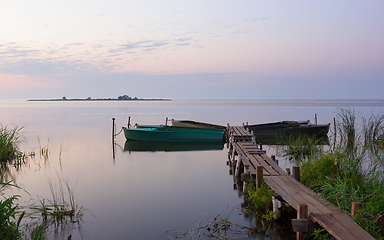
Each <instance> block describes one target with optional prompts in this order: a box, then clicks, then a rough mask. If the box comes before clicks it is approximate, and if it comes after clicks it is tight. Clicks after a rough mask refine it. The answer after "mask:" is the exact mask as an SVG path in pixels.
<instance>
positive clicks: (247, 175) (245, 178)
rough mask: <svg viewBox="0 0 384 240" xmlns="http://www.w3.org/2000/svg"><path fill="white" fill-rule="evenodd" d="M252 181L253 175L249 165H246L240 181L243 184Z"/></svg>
mask: <svg viewBox="0 0 384 240" xmlns="http://www.w3.org/2000/svg"><path fill="white" fill-rule="evenodd" d="M250 179H251V174H250V173H249V165H244V172H243V173H242V174H241V175H240V180H241V181H242V182H247V183H248V182H249V180H250Z"/></svg>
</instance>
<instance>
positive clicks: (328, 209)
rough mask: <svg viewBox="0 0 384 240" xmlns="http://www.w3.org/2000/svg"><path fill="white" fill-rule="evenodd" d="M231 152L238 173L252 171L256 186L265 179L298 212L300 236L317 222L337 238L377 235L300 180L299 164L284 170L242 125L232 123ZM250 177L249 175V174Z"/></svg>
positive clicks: (348, 239)
mask: <svg viewBox="0 0 384 240" xmlns="http://www.w3.org/2000/svg"><path fill="white" fill-rule="evenodd" d="M228 133H229V137H228V138H229V152H228V156H229V159H230V162H231V166H233V169H234V173H235V176H237V177H242V179H245V181H246V179H247V177H246V176H247V175H253V176H254V179H256V186H258V185H259V184H261V181H262V179H264V181H265V183H266V184H267V185H268V186H269V187H270V188H272V189H273V190H274V191H275V192H276V193H277V194H278V195H280V196H281V198H282V199H283V200H284V201H285V202H286V203H287V204H289V205H290V206H292V207H293V208H295V209H296V210H297V211H298V212H297V213H298V214H297V215H298V219H293V220H292V225H293V229H294V231H295V232H297V239H305V238H306V236H307V235H308V234H307V233H308V232H310V231H311V228H313V225H314V224H318V225H320V226H321V227H323V228H324V229H326V230H327V231H328V232H329V233H330V234H331V235H332V236H333V237H335V238H336V239H343V240H361V239H367V240H368V239H374V238H373V237H372V236H371V235H370V234H369V233H367V232H366V231H365V230H364V229H363V228H361V227H360V226H359V225H358V224H357V223H355V222H354V221H353V220H352V218H351V217H350V215H349V213H347V212H345V211H343V210H342V209H340V208H338V207H337V206H335V205H334V204H332V203H330V202H328V201H327V200H325V199H324V198H322V197H320V196H319V195H318V194H317V193H315V192H314V191H312V190H310V189H309V188H307V187H306V186H304V185H303V184H302V183H301V182H300V172H299V168H298V167H294V168H293V176H296V177H292V176H290V175H289V174H288V173H287V172H286V171H284V170H282V169H281V168H280V167H279V166H278V165H277V164H276V162H275V161H273V160H272V159H271V158H270V157H269V156H267V155H266V152H265V151H263V150H262V149H261V148H262V146H261V145H260V146H257V145H256V143H255V141H254V139H253V136H252V134H251V133H249V132H248V131H247V130H246V129H245V128H244V127H242V126H235V127H230V126H228ZM248 179H249V178H248Z"/></svg>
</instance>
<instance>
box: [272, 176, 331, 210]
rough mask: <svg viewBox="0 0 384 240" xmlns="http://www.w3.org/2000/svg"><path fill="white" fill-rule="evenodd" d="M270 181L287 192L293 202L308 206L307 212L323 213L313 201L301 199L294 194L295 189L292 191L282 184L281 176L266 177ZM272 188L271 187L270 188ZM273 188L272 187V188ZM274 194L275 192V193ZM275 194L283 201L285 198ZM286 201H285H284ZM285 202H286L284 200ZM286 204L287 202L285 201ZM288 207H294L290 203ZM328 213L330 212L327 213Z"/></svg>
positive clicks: (301, 197)
mask: <svg viewBox="0 0 384 240" xmlns="http://www.w3.org/2000/svg"><path fill="white" fill-rule="evenodd" d="M268 178H270V179H272V180H273V181H274V183H275V184H277V185H279V186H280V187H281V188H283V189H284V190H285V191H284V192H287V193H288V194H289V196H290V198H293V199H295V202H298V203H299V204H307V205H308V210H309V212H311V213H318V214H323V212H322V211H321V209H319V205H318V203H317V202H314V201H308V200H307V199H305V198H303V196H301V195H298V194H297V192H295V189H292V188H291V187H290V186H288V185H286V184H285V182H284V179H283V178H282V176H271V177H268ZM271 187H272V186H271ZM272 188H273V187H272ZM275 192H276V191H275ZM276 193H277V194H279V195H280V196H281V197H282V198H284V199H285V197H287V196H283V195H281V194H280V193H279V192H276ZM285 200H286V199H285ZM286 201H287V200H286ZM287 202H288V201H287ZM288 203H289V205H291V206H292V207H296V206H294V205H292V204H291V203H290V202H288ZM328 212H330V211H328Z"/></svg>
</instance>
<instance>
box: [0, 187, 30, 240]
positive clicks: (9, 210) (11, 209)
mask: <svg viewBox="0 0 384 240" xmlns="http://www.w3.org/2000/svg"><path fill="white" fill-rule="evenodd" d="M6 186H13V187H17V186H16V185H13V184H11V183H10V182H8V183H0V193H1V195H2V191H3V190H4V188H5V187H6ZM19 197H20V196H19V195H13V196H10V197H5V198H4V200H0V239H4V240H6V239H10V240H11V239H12V240H13V239H21V237H22V236H23V233H22V231H20V229H19V228H20V222H21V220H22V219H23V217H24V215H25V212H24V211H20V210H19V209H18V205H17V204H15V203H14V201H15V200H17V199H18V198H19Z"/></svg>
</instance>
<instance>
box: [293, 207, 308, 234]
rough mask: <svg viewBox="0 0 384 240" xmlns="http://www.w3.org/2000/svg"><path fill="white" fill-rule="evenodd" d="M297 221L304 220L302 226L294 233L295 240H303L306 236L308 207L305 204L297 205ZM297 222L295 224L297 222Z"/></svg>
mask: <svg viewBox="0 0 384 240" xmlns="http://www.w3.org/2000/svg"><path fill="white" fill-rule="evenodd" d="M297 219H299V221H300V220H304V221H302V222H303V223H304V226H303V227H302V228H301V229H299V231H297V232H296V240H304V239H306V235H307V226H308V221H310V220H308V206H307V204H299V205H297ZM299 221H297V222H299Z"/></svg>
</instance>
